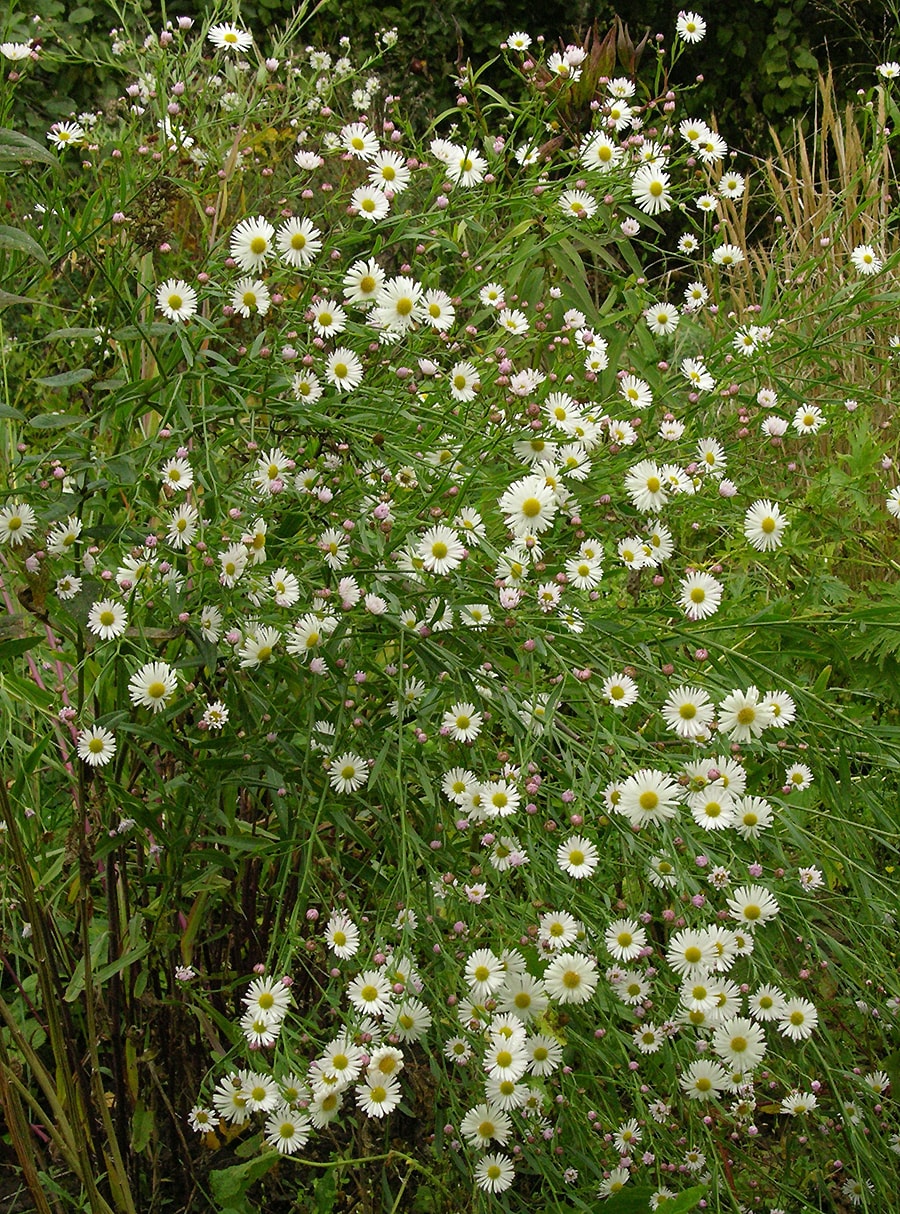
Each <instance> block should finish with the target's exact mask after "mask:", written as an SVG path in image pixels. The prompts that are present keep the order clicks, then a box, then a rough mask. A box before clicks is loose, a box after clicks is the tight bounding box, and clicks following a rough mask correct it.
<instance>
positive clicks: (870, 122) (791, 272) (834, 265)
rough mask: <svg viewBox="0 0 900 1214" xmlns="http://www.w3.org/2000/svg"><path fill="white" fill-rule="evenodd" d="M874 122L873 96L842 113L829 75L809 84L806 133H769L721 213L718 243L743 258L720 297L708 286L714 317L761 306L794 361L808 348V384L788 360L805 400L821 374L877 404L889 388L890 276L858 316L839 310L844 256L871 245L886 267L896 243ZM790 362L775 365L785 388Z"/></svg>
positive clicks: (889, 165) (891, 168)
mask: <svg viewBox="0 0 900 1214" xmlns="http://www.w3.org/2000/svg"><path fill="white" fill-rule="evenodd" d="M886 122H887V115H886V106H885V95H884V90H883V89H879V90H878V91H877V94H876V99H875V100H874V102H873V105H872V108H869V107H863V106H861V105H854V104H850V103H848V104H844V105H842V104H841V103H839V102H838V100H837V98H836V95H835V89H834V81H833V79H832V75H831V73H830V72H829V73H828V75H827V76H820V77H819V82H818V89H817V94H816V103H815V107H814V111H813V114H812V115H811V117H810V120H809V122H808V123H807V124H806V127H805V128H804V127H803V126H801V125H800V124H797V125H796V126H795V128H794V135H793V138H792V140H791V141H790V143H783V142H782V141H781V140H780V139H779V137H778V135H777V133H776V132H775V131H774V130H771V131H770V137H771V141H772V145H773V148H774V152H773V154H772V155H771V156H769V157H768V158H766V159H761V158H759V159H757V160H756V161H755V162H754V163H753V165H752V166H751V169H750V171H749V172H745V176H746V177H747V179H748V182H747V186H748V188H747V189H746V191H745V192H744V195H743V197H742V198H741V199H739V200H736V201H729V200H725V201H724V203H723V205H722V216H721V238H722V239H724V240H727V241H731V242H733V243H734V244H737V245H739V246H740V247H741V248H742V249H744V251H745V252H746V255H747V261H746V263H744V264H743V265H742V266H740V267H738V268H737V270H735V271H731V273H730V275H729V281H728V295H727V298H722V297H721V291H722V283H721V282H720V283H719V291H720V307H722V306H724V307H727V308H733V309H734V310H735V311H737V312H738V314H739V315H745V314H746V311H745V310H746V309H747V308H748V307H749V306H750V305H758V304H762V303H768V304H769V305H770V306H769V307H768V308H767V309H766V311H767V312H769V314H770V315H772V314H774V315H775V317H776V318H777V319H778V320H779V321H787V322H789V323H790V325H791V328H792V329H793V330H794V332H795V335H796V339H797V352H798V355H801V354H802V353H804V352H805V354H806V355H807V356H808V354H809V349H810V343H815V345H816V347H817V349H818V352H819V353H818V357H817V358H816V359H815V360H814V362H815V363H818V367H819V375H818V376H817V377H816V380H814V381H813V382H811V381H810V379H809V370H810V367H811V362H810V359H809V358H808V357H800V358H799V361H798V366H799V364H800V363H803V364H805V372H804V374H803V375H802V376H801V375H800V374H799V372H798V375H797V377H796V382H795V384H794V388H795V391H796V394H797V396H798V397H799V398H802V399H806V400H807V401H810V402H812V401H815V400H816V399H818V398H820V397H821V398H822V399H823V400H824V399H826V398H827V396H828V392H829V391H830V390H831V388H832V386H833V385H832V383H830V382H829V381H830V380H831V378H832V373H833V378H834V381H835V382H837V381H838V380H839V381H841V382H843V383H848V382H850V383H853V382H855V383H859V384H861V385H862V384H866V385H867V386H868V388H869V390H870V391H871V390H872V389H875V390H876V391H877V392H879V393H882V394H884V395H888V394H889V393H890V392H891V390H892V382H891V381H892V367H891V362H890V347H889V345H888V341H889V337H890V336H891V334H892V333H896V332H898V331H900V323H898V317H897V307H898V300H897V297H896V296H897V292H896V288H895V283H894V281H893V276H890V277H889V276H887V275H885V276H884V278H883V280H882V281H879V282H878V286H877V289H876V290H875V291H873V292H871V294H870V296H869V298H868V300H867V304H866V308H865V312H862V311H861V310H860V309H859V308H857V307H855V305H852V304H848V305H847V306H846V307H842V306H840V300H841V298H843V295H845V294H846V286H847V284H848V283H852V282H853V275H854V273H855V272H854V271H853V270H852V268H851V266H850V254H851V253H852V251H853V249H854V248H855V247H856V246H857V245H859V244H872V245H873V246H874V247H875V248H876V249H877V251H878V252H879V253H880V254H881V255H882V256H885V257H888V256H890V255H891V253H892V252H894V251H895V250H896V248H897V245H898V239H897V235H896V232H894V231H892V230H891V228H890V226H889V222H888V221H889V216H890V212H891V196H892V194H894V195H895V196H896V188H897V184H898V183H897V174H896V168H895V165H894V162H893V159H892V157H891V150H890V143H889V140H888V139H887V138H884V137H883V136H882V134H881V133H882V132H883V131H884V129H885V126H886ZM740 167H741V171H744V169H743V166H740ZM848 271H849V273H848ZM710 281H712V276H710ZM842 293H843V294H842ZM775 301H777V303H776V306H775V307H774V308H773V307H772V306H771V305H772V304H773V303H774V302H775ZM751 316H752V314H751ZM792 361H793V360H790V359H788V360H787V362H786V363H785V364H784V365H783V367H782V371H783V374H784V376H785V379H786V381H788V382H790V379H791V370H792V366H791V363H792ZM876 380H877V381H878V382H877V383H876V382H875V381H876Z"/></svg>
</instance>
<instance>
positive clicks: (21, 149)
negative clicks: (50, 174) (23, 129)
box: [0, 127, 59, 168]
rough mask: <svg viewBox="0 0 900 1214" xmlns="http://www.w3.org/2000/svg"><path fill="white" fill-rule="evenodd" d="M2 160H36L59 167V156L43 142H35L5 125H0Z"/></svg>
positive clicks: (0, 156) (0, 155)
mask: <svg viewBox="0 0 900 1214" xmlns="http://www.w3.org/2000/svg"><path fill="white" fill-rule="evenodd" d="M3 160H37V161H40V163H41V164H52V165H53V167H54V168H58V167H59V157H57V156H55V155H54V154H53V152H51V151H50V150H49V149H48V148H45V147H44V146H43V144H40V143H35V141H34V140H33V139H29V138H28V136H27V135H20V134H19V132H18V131H10V130H8V129H7V128H6V127H0V161H3Z"/></svg>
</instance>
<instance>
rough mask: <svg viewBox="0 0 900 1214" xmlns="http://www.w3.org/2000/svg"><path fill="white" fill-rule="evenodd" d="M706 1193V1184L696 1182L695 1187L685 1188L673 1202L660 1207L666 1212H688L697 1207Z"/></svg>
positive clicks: (670, 1213) (679, 1213) (668, 1213)
mask: <svg viewBox="0 0 900 1214" xmlns="http://www.w3.org/2000/svg"><path fill="white" fill-rule="evenodd" d="M705 1193H706V1185H705V1184H696V1185H694V1186H693V1188H690V1189H685V1190H684V1191H683V1192H681V1193H679V1194H678V1196H677V1197H676V1198H675V1200H674V1201H672V1202H666V1203H665V1205H663V1206H660V1209H662V1210H665V1214H687V1212H688V1210H693V1209H695V1208H696V1205H697V1202H698V1201H699V1200H700V1198H701V1197H703V1196H704V1195H705Z"/></svg>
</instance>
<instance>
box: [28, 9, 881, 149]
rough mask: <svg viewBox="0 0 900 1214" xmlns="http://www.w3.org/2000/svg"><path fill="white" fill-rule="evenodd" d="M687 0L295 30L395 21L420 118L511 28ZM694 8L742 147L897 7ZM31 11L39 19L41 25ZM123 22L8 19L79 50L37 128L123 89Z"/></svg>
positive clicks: (364, 31) (377, 16)
mask: <svg viewBox="0 0 900 1214" xmlns="http://www.w3.org/2000/svg"><path fill="white" fill-rule="evenodd" d="M294 7H295V5H294V4H293V3H292V0H248V2H247V3H246V4H244V5H243V7H242V12H243V14H244V17H245V19H246V20H247V21H248V22H249V23H250V24H251V25H252V26H253V27H254V28H256V29H259V28H265V27H267V26H270V25H279V24H282V23H284V22H285V21H286V20H287V19H288V17H289V16H290V14H291V11H292V9H293V8H294ZM683 7H685V5H684V4H681V3H679V0H575V2H569V3H562V2H561V0H400V2H399V3H394V4H385V5H382V4H370V3H364V4H357V5H347V4H345V3H342V0H323V3H322V4H321V5H320V6H319V7H318V8H317V9H316V10H315V12H314V15H313V16H312V17H311V19H310V21H309V24H308V25H307V27H306V35H305V36H306V39H307V41H309V42H311V43H316V44H319V45H328V46H331V45H334V44H335V43H336V41H337V39H338V38H339V37H341V36H343V35H346V36H348V37H349V38H350V39H351V41H352V43H353V44H354V47H355V48H357V53H358V52H359V50H361V49H362V48H363V47H365V46H366V45H367V44H371V43H372V42H373V38H374V34H375V32H376V31H377V30H379V29H383V28H385V27H388V26H396V27H397V30H398V33H399V43H398V48H397V51H396V55H395V59H394V63H395V65H396V78H395V79H393V80H391V81H390V84H391V87H392V89H393V91H394V92H396V93H399V94H401V95H403V96H405V97H406V98H408V99H409V102H410V104H411V105H412V106H413V107H414V108H415V109H416V110H417V111H418V112H419V113H420V114H421V113H429V112H430V113H438V112H440V111H441V110H442V109H444V108H445V107H446V106H448V105H451V104H453V101H454V99H455V95H456V90H455V89H454V87H453V77H454V75H455V73H456V72H457V71H458V69H459V67H461V66H462V65H463V64H464V63H465V61H466V59H467V58H472V59H474V60H477V61H478V62H483V61H484V60H485V59H486V58H488V57H490V56H491V55H492V54H495V53H496V50H497V47H498V44H499V43H500V41H501V40H502V38H503V37H504V36H505V35H507V34H509V33H510V32H511V31H513V30H515V29H522V30H527V31H528V32H529V33H530V34H531V35H532V36H533V37H537V36H539V35H543V36H544V37H545V38H546V39H547V40H548V42H551V43H554V44H555V43H556V42H557V41H558V40H559V39H562V40H563V41H564V42H565V41H572V40H579V41H580V40H581V39H582V38H583V37H584V34H585V32H586V31H587V30H588V29H589V28H590V27H591V26H592V24H593V23H594V22H596V23H597V24H598V26H599V28H600V30H601V31H605V30H606V29H607V28H608V27H609V26H610V25H611V23H612V21H613V19H614V17H615V16H616V14H618V15H619V16H620V17H621V18H622V19H623V20H624V21H625V22H626V23H627V24H628V25H629V27H630V30H631V32H632V34H633V35H634V36H635V41H637V40H638V38H639V37H640V36H642V35H643V33H644V32H645V31H646V30H647V29H649V30H650V32H651V36H652V35H653V34H655V33H656V32H657V31H659V30H671V29H672V28H673V26H674V20H675V16H676V15H677V13H678V11H679V9H680V8H683ZM696 7H697V8H698V10H700V11H702V12H703V13H704V14H705V16H706V18H707V21H708V25H709V32H708V35H707V40H706V45H705V49H704V55H703V62H704V63H705V64H707V65H708V66H707V67H706V69H705V71H704V78H703V81H702V84H701V87H700V90H699V92H698V94H697V101H696V109H697V111H698V112H701V111H704V112H705V111H713V112H714V113H715V114H716V117H717V120H718V125H719V129H720V130H721V131H722V133H723V134H724V135H725V136H726V138H727V139H728V140H729V142H731V143H733V144H739V145H741V146H748V145H749V146H756V144H757V143H758V142H759V141H760V139H761V137H763V136H764V135H765V133H766V130H767V127H768V126H769V125H770V124H772V125H775V126H776V128H779V129H780V130H782V131H783V130H785V129H786V128H787V127H788V126H789V125H790V123H791V122H792V121H793V120H794V119H797V118H801V117H802V116H803V115H804V114H805V113H806V111H807V110H808V108H809V99H810V96H811V95H812V92H813V86H814V83H815V79H816V75H817V72H818V71H821V70H824V68H825V67H826V63H830V65H831V66H832V68H833V69H834V72H835V75H836V79H837V83H838V88H839V91H840V92H841V93H843V94H844V95H845V96H849V95H850V94H852V93H853V92H855V90H856V89H857V88H859V87H861V86H863V85H866V86H867V85H868V84H870V83H871V77H872V65H873V63H875V62H878V61H879V59H881V58H883V57H884V56H885V55H886V53H887V51H886V48H887V44H888V38H889V36H890V34H891V33H892V31H894V30H895V29H896V24H897V14H896V12H895V11H894V10H893V6H892V5H889V4H885V3H883V0H716V3H715V5H708V4H707V5H704V4H698V5H697V6H696ZM209 8H210V6H209V5H208V4H207V5H204V4H202V3H198V2H197V0H182V2H180V3H178V4H177V5H176V6H175V7H174V8H167V7H166V6H165V4H164V3H162V4H160V3H147V2H146V0H144V2H143V3H142V4H139V3H137V2H135V3H132V4H130V5H129V13H135V12H137V11H140V10H141V9H143V12H144V13H145V14H146V18H147V21H148V22H149V23H150V25H151V26H153V27H157V28H158V27H159V26H160V25H161V23H162V22H163V21H164V20H165V19H166V17H174V16H176V15H181V14H185V15H190V16H194V17H200V16H202V15H203V14H204V13H205V12H208V11H209ZM34 14H36V15H37V17H39V18H40V21H39V22H38V23H37V25H35V21H34V17H33V15H34ZM131 20H134V18H133V17H131ZM121 24H122V19H121V15H119V14H117V12H116V8H115V6H114V5H112V4H110V3H107V0H89V2H88V3H85V4H80V5H77V6H75V5H72V4H66V3H64V2H62V0H37V2H36V3H35V4H34V5H33V7H29V8H23V9H22V10H21V11H20V13H19V14H18V15H17V16H15V17H12V18H10V19H9V22H8V24H7V29H6V35H5V36H6V37H17V38H18V37H23V36H35V34H36V35H37V36H38V37H40V36H41V34H42V33H43V34H45V35H47V34H50V33H51V32H52V34H53V35H54V36H55V37H56V38H59V39H61V40H62V42H63V43H64V44H65V45H67V46H68V47H70V48H71V50H72V51H73V52H75V55H74V56H73V58H72V61H71V62H66V61H65V59H62V60H59V59H57V58H56V56H55V55H48V56H47V57H46V59H45V61H44V63H43V64H42V68H41V70H42V72H43V73H44V76H45V79H46V85H47V90H46V94H47V96H46V101H45V103H44V107H43V113H42V114H41V113H38V112H37V111H36V112H35V114H34V119H35V124H36V125H37V124H38V123H39V122H41V121H43V120H44V119H45V118H48V117H49V118H50V120H55V119H58V118H61V117H66V116H68V115H69V114H70V113H71V112H72V111H73V110H76V111H77V110H81V109H85V108H92V107H93V106H95V105H96V102H97V98H98V97H103V96H108V97H113V96H115V95H116V94H117V93H118V92H119V91H120V89H121V83H122V82H121V81H120V80H119V78H118V77H119V73H118V71H117V68H116V64H115V61H114V60H113V58H112V56H111V55H110V53H109V45H110V40H109V36H108V34H109V30H110V29H112V28H113V27H115V26H117V25H121ZM49 41H50V39H49V38H48V42H49ZM91 47H93V48H94V50H95V51H96V52H99V54H100V57H101V58H105V59H106V60H107V64H108V67H107V69H106V70H104V68H103V67H102V66H98V67H95V68H93V69H92V70H89V71H85V70H84V64H83V62H77V59H85V58H91V57H92V56H91V54H90V48H91ZM694 62H696V60H694ZM683 67H684V75H683V77H682V79H681V81H680V83H682V84H686V83H689V82H691V81H692V80H693V79H694V78H693V76H692V74H691V69H690V64H689V61H688V60H687V59H686V60H685V61H684V62H683ZM496 70H497V79H496V83H498V84H500V85H501V86H502V84H503V83H504V82H503V79H502V71H503V69H502V65H501V64H498V65H497V69H496Z"/></svg>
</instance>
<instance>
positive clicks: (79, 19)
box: [69, 4, 96, 25]
mask: <svg viewBox="0 0 900 1214" xmlns="http://www.w3.org/2000/svg"><path fill="white" fill-rule="evenodd" d="M95 16H96V14H95V12H94V10H93V9H92V8H88V6H87V5H86V4H82V5H81V6H80V7H79V8H76V9H73V11H72V12H71V13H69V21H70V22H71V23H72V25H87V23H88V22H89V21H93V20H94V17H95Z"/></svg>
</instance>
